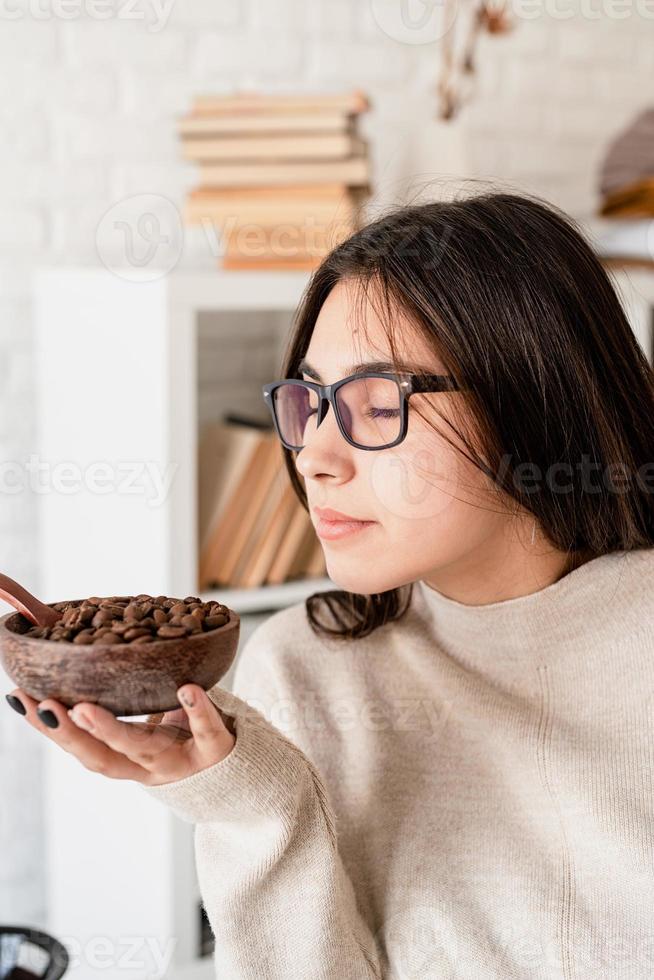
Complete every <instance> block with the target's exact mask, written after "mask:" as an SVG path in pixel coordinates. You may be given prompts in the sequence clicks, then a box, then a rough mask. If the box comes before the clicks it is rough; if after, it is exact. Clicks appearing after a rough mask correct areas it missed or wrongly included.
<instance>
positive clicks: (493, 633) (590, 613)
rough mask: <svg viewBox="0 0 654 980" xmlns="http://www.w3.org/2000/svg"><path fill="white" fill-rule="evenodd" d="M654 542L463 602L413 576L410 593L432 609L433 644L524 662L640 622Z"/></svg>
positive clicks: (652, 585) (651, 582)
mask: <svg viewBox="0 0 654 980" xmlns="http://www.w3.org/2000/svg"><path fill="white" fill-rule="evenodd" d="M653 575H654V548H647V549H639V550H634V551H614V552H611V553H609V554H604V555H600V556H598V557H597V558H593V559H591V560H590V561H587V562H585V563H584V564H583V565H580V566H578V567H577V568H574V569H573V570H572V571H570V572H568V573H567V574H566V575H564V576H563V577H562V578H560V579H558V580H557V581H556V582H553V583H552V584H551V585H548V586H546V587H545V588H543V589H539V590H538V591H536V592H532V593H530V594H528V595H524V596H519V597H517V598H514V599H505V600H502V601H500V602H491V603H488V604H485V605H466V604H465V603H462V602H457V601H456V600H454V599H450V598H448V597H447V596H445V595H443V594H442V593H441V592H438V591H437V590H436V589H434V588H432V587H431V586H429V585H427V584H426V583H425V582H424V581H422V580H419V581H417V582H415V583H414V589H415V590H416V596H415V601H416V603H417V604H418V606H419V607H420V608H421V609H422V611H423V613H426V615H427V616H428V617H430V620H431V625H432V629H433V632H434V635H435V636H436V639H437V642H438V643H439V645H440V646H441V647H442V648H443V649H444V650H445V651H447V652H450V653H453V654H457V655H461V656H462V658H463V659H466V658H467V659H469V660H470V659H471V658H475V657H488V656H492V657H493V659H495V658H498V657H503V658H504V659H506V660H508V661H511V662H524V661H525V659H526V658H528V657H529V655H530V653H533V654H534V655H535V656H537V657H539V658H540V659H542V658H543V657H547V656H550V655H554V654H555V653H557V652H558V651H563V650H565V649H566V648H567V649H577V650H578V649H579V646H580V645H581V647H582V648H583V646H585V645H586V644H588V643H589V642H592V641H593V638H596V639H599V638H601V637H605V638H607V637H608V638H610V636H611V634H612V633H613V635H615V632H616V630H624V629H626V630H629V629H630V628H633V629H638V628H639V627H642V625H643V622H642V616H643V608H642V605H640V606H639V603H638V598H639V596H642V599H643V602H645V603H646V602H647V601H648V600H649V601H650V603H651V594H652V592H653V591H654V578H653Z"/></svg>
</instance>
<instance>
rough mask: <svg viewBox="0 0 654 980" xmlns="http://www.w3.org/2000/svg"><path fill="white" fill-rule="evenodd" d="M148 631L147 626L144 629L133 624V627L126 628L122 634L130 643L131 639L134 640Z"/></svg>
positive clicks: (145, 634)
mask: <svg viewBox="0 0 654 980" xmlns="http://www.w3.org/2000/svg"><path fill="white" fill-rule="evenodd" d="M149 632H150V631H149V629H148V628H147V627H145V629H144V628H143V627H141V626H135V627H134V629H131V630H127V631H126V632H125V633H123V636H124V637H125V639H126V640H127V642H128V643H130V642H131V641H132V640H136V639H137V637H139V636H147V635H148V634H149Z"/></svg>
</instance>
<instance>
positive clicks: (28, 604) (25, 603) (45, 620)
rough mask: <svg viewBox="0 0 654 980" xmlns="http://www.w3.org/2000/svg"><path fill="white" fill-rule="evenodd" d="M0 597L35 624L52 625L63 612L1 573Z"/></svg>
mask: <svg viewBox="0 0 654 980" xmlns="http://www.w3.org/2000/svg"><path fill="white" fill-rule="evenodd" d="M0 598H2V599H4V600H5V602H8V603H9V605H10V606H13V607H14V609H17V610H18V612H19V613H22V614H23V616H25V618H26V619H29V621H30V623H34V625H35V626H52V625H53V624H54V623H56V622H57V620H58V619H60V618H61V613H59V612H57V610H56V609H52V608H51V606H46V604H45V603H44V602H40V600H39V599H37V598H35V596H33V595H32V594H31V592H28V591H27V589H24V588H23V586H22V585H19V584H18V582H14V580H13V578H9V576H8V575H2V574H0Z"/></svg>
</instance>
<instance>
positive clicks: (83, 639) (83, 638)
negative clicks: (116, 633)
mask: <svg viewBox="0 0 654 980" xmlns="http://www.w3.org/2000/svg"><path fill="white" fill-rule="evenodd" d="M94 636H95V633H94V632H93V630H82V632H81V633H78V634H77V636H74V637H73V643H80V644H85V645H88V644H89V643H93V638H94Z"/></svg>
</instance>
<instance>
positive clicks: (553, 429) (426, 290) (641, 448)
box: [282, 190, 654, 639]
mask: <svg viewBox="0 0 654 980" xmlns="http://www.w3.org/2000/svg"><path fill="white" fill-rule="evenodd" d="M346 280H347V281H348V282H350V283H354V284H355V285H356V286H357V290H358V289H359V287H360V289H361V295H362V296H365V297H366V298H367V299H368V301H369V302H374V303H375V304H376V303H378V302H379V301H381V306H382V308H383V315H382V316H381V317H380V318H381V320H382V323H383V324H384V329H385V331H386V333H387V336H388V339H389V346H390V348H391V351H392V361H393V363H395V356H396V344H395V335H394V326H393V325H394V323H395V324H397V319H398V317H397V311H398V309H399V310H401V311H402V313H403V314H404V315H405V316H407V317H408V318H409V319H410V320H411V321H412V322H413V323H414V324H415V325H416V327H417V329H418V330H420V332H421V334H422V336H423V337H424V338H426V340H427V342H428V343H429V345H430V347H431V348H432V349H433V350H434V352H435V353H437V354H438V356H439V357H440V359H441V361H442V362H443V364H444V365H445V368H446V371H447V373H449V374H452V375H453V376H454V377H455V378H456V380H457V381H458V383H459V385H460V386H462V387H465V388H466V391H465V392H462V393H461V394H460V395H459V397H464V398H465V402H464V405H465V407H466V409H467V410H468V417H470V418H473V419H474V421H475V432H474V434H472V433H470V432H469V431H467V434H466V436H465V438H464V439H463V444H465V447H466V449H467V451H468V452H466V453H464V455H465V456H466V458H467V459H469V460H471V461H472V462H473V463H474V464H475V465H476V466H479V467H480V468H481V469H482V470H483V471H484V473H486V474H487V475H488V476H489V477H490V478H491V481H492V485H493V487H494V488H496V490H497V493H498V499H500V498H501V499H502V500H504V501H508V502H509V503H510V504H511V506H514V507H515V509H516V511H519V510H520V509H521V508H523V509H524V510H526V511H529V512H531V514H532V515H533V516H534V518H535V519H536V521H537V522H538V524H539V526H540V528H541V531H542V532H543V533H544V535H545V536H546V538H548V539H549V540H550V541H551V542H552V543H553V545H554V546H555V547H556V548H558V549H560V550H562V551H565V552H567V553H568V555H569V557H570V558H571V567H576V564H575V563H576V562H577V561H578V560H579V558H580V557H583V560H590V559H592V558H594V557H598V556H600V555H602V554H605V553H609V552H612V551H618V550H632V549H637V548H646V547H650V546H652V545H653V544H654V506H653V502H652V494H651V492H650V491H651V489H654V466H652V465H651V464H652V461H653V460H654V373H653V371H652V367H651V365H650V364H649V362H648V360H647V357H646V356H645V354H644V352H643V350H642V349H641V347H640V345H639V344H638V342H637V340H636V338H635V335H634V333H633V331H632V329H631V327H630V325H629V323H628V320H627V318H626V316H625V313H624V311H623V309H622V306H621V303H620V300H619V298H618V295H617V293H616V291H615V288H614V285H613V284H612V280H611V278H610V274H609V273H608V272H607V270H606V269H605V268H604V266H603V265H602V263H601V262H600V260H599V258H598V257H597V255H596V254H595V252H594V250H593V248H592V247H591V245H590V244H589V243H588V242H587V240H586V238H585V236H584V233H583V231H582V229H581V228H580V226H579V225H578V224H577V223H576V222H575V221H574V220H573V219H572V218H571V217H570V216H569V215H567V214H565V213H564V212H563V211H561V210H560V209H558V208H557V207H555V206H553V205H552V204H550V203H549V202H546V201H544V200H542V199H541V198H539V197H537V196H535V195H532V194H529V195H527V194H522V193H520V194H517V193H506V192H503V191H497V190H495V191H484V192H482V193H474V194H472V195H467V196H464V197H463V198H459V199H455V200H450V201H438V202H428V203H422V204H412V205H408V206H406V205H405V206H401V207H397V208H394V209H393V210H391V211H390V212H388V213H385V214H382V215H381V216H380V217H378V218H377V219H376V220H374V221H372V222H370V223H369V224H367V225H366V226H365V227H364V228H362V229H361V230H359V231H358V232H356V233H355V234H354V235H352V237H350V238H349V239H347V240H346V241H344V242H343V243H341V244H339V245H338V246H337V247H336V248H334V249H333V250H332V251H331V252H330V253H329V254H328V255H327V257H326V258H325V259H324V260H323V261H322V263H321V264H320V266H319V267H318V268H317V269H316V270H315V271H314V273H313V275H312V277H311V279H310V281H309V283H308V285H307V287H306V289H305V292H304V295H303V297H302V301H301V303H300V305H299V307H298V309H297V311H296V313H295V318H294V323H293V329H292V331H291V336H290V339H289V342H288V346H287V350H286V353H285V355H284V364H283V368H282V370H283V375H282V376H283V377H288V378H296V377H300V376H301V375H300V373H299V371H298V366H299V363H300V361H301V360H302V358H303V356H304V354H305V352H306V350H307V348H308V345H309V342H310V339H311V334H312V331H313V328H314V325H315V323H316V320H317V318H318V314H319V313H320V310H321V307H322V305H323V303H324V302H325V300H326V298H327V296H328V295H329V293H330V291H331V290H332V289H333V288H334V286H335V285H336V284H337V283H339V282H343V281H346ZM371 297H372V299H371ZM395 329H397V327H395ZM461 418H463V415H462V416H461ZM461 428H465V426H464V424H463V423H462V426H461ZM458 431H459V435H462V433H461V431H460V430H458ZM448 442H450V443H451V440H449V439H448ZM451 444H452V445H454V444H453V443H451ZM457 448H458V447H457ZM459 451H460V450H459ZM284 458H285V465H286V467H287V470H288V473H289V476H290V479H291V482H292V484H293V487H294V489H295V492H296V493H297V495H298V497H299V499H300V501H301V502H302V504H303V506H304V507H305V509H307V510H308V503H307V497H306V493H305V489H304V485H303V482H302V480H301V478H300V476H299V474H298V472H297V469H296V466H295V453H293V452H291V451H289V450H286V449H284ZM582 458H586V459H587V461H588V468H587V469H586V470H585V471H584V470H583V467H580V466H579V465H576V464H577V461H579V460H581V459H582ZM507 460H508V461H509V462H508V465H507ZM560 462H564V463H566V462H567V463H570V464H572V468H573V473H572V474H570V472H569V471H568V476H569V484H568V488H567V489H568V492H565V493H562V492H560V491H558V490H557V487H556V486H555V485H550V484H549V481H548V483H547V484H546V485H543V486H542V487H541V489H540V492H538V493H535V494H534V493H533V492H530V491H529V489H528V487H527V486H525V485H523V483H522V481H521V480H520V479H516V478H515V475H516V471H517V472H522V473H524V467H523V464H527V465H529V466H532V467H533V465H534V464H535V465H536V466H537V467H539V471H540V472H541V473H542V472H545V471H548V472H549V471H550V467H552V464H559V463H560ZM519 467H522V469H519ZM589 468H592V472H594V473H598V472H599V473H601V474H606V473H607V472H608V473H609V474H611V479H612V480H615V477H616V476H619V474H620V473H623V474H627V475H631V477H633V475H634V474H635V473H638V474H640V477H639V478H638V479H631V480H630V482H629V485H628V487H627V488H625V487H624V483H622V484H621V485H620V486H621V490H620V492H615V485H616V484H615V482H613V483H612V484H611V485H610V486H608V487H607V486H606V480H605V479H600V480H599V481H597V480H596V482H595V484H594V485H595V487H596V488H597V489H595V490H594V491H593V492H586V490H587V484H585V483H584V481H585V480H587V479H588V473H589V472H590V469H589ZM641 468H642V469H641ZM648 469H649V473H648ZM532 472H533V470H532ZM643 477H645V479H643ZM627 478H629V477H627ZM647 479H649V481H650V484H649V485H648V484H647ZM598 482H599V486H597V484H598ZM412 588H413V586H412V584H410V585H408V586H406V585H405V586H401V587H399V588H395V589H390V590H388V591H387V592H383V593H378V594H373V595H363V594H356V593H350V592H347V591H341V590H333V591H327V592H321V593H315V594H314V595H312V596H310V597H309V598H308V599H307V600H306V611H307V616H308V619H309V622H310V624H311V628H312V629H313V630H314V632H315V633H317V634H319V635H323V636H330V637H342V638H344V639H355V638H358V637H362V636H366V635H368V634H370V633H371V632H372V631H373V630H375V629H377V628H378V627H380V626H382V625H384V624H385V623H388V622H391V621H393V620H397V619H399V618H401V616H403V615H404V613H405V612H406V610H407V609H408V607H409V605H410V602H411V593H412Z"/></svg>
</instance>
